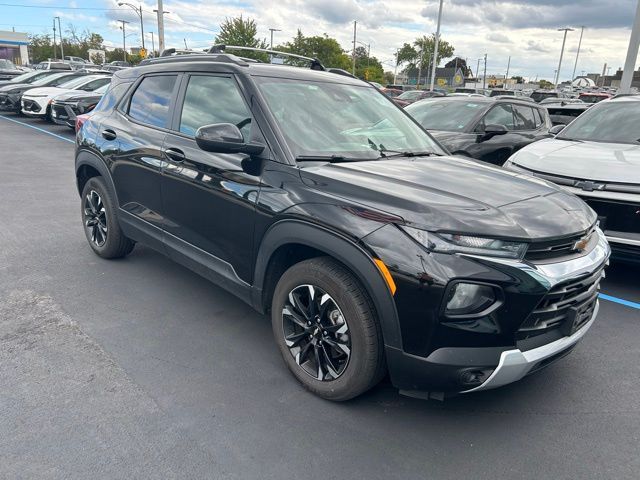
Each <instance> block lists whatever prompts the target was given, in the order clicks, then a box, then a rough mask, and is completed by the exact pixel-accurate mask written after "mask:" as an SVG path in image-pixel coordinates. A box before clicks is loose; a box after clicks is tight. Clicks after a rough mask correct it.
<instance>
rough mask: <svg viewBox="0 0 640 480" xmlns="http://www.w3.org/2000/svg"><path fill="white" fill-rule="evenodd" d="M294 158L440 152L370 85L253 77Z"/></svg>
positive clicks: (439, 149)
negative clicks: (389, 151)
mask: <svg viewBox="0 0 640 480" xmlns="http://www.w3.org/2000/svg"><path fill="white" fill-rule="evenodd" d="M254 78H255V80H256V82H257V84H258V86H259V89H260V91H261V93H262V95H263V96H264V98H265V100H266V102H267V105H268V107H269V109H270V110H271V113H272V114H273V116H274V117H275V119H276V121H277V123H278V126H279V127H280V129H281V131H282V133H283V134H284V136H285V138H286V140H287V143H288V145H289V147H290V148H291V150H292V151H293V153H294V155H295V156H296V157H330V156H332V155H333V156H340V157H344V158H346V159H351V160H367V159H376V158H380V157H381V156H383V155H381V154H380V150H393V151H397V152H412V153H418V152H434V153H438V154H444V152H443V151H442V149H441V148H440V147H439V146H438V144H437V143H436V142H435V141H434V140H433V139H432V138H431V137H430V136H429V135H428V134H427V133H426V132H424V131H423V130H422V129H421V128H420V127H419V126H417V125H416V124H415V123H413V122H412V121H411V119H410V118H409V117H407V116H406V115H405V114H404V113H403V111H402V110H400V109H399V108H398V107H397V106H395V105H394V104H393V103H392V102H391V101H390V100H389V99H388V98H386V97H385V96H384V95H383V94H381V93H380V92H378V91H377V90H376V89H375V88H373V87H370V86H364V85H363V86H356V85H346V84H341V83H333V82H314V81H308V80H294V79H282V78H273V77H254Z"/></svg>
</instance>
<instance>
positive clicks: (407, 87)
mask: <svg viewBox="0 0 640 480" xmlns="http://www.w3.org/2000/svg"><path fill="white" fill-rule="evenodd" d="M386 88H393V89H394V90H402V91H403V92H408V91H410V90H415V89H416V87H415V85H393V84H389V85H387V86H386Z"/></svg>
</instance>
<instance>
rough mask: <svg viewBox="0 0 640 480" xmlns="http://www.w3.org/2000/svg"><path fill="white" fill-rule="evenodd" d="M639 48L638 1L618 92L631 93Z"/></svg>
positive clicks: (639, 22)
mask: <svg viewBox="0 0 640 480" xmlns="http://www.w3.org/2000/svg"><path fill="white" fill-rule="evenodd" d="M639 46H640V0H638V7H637V8H636V18H635V20H634V21H633V27H632V28H631V37H630V38H629V48H628V49H627V59H626V60H625V61H624V70H623V71H622V80H620V88H618V92H620V93H629V92H630V91H631V82H632V81H633V69H634V67H635V63H636V58H637V57H638V47H639Z"/></svg>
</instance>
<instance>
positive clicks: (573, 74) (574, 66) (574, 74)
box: [571, 26, 584, 82]
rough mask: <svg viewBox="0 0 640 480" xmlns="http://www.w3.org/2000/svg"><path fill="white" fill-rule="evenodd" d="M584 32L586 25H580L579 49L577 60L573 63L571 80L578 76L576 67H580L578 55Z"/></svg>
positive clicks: (577, 55)
mask: <svg viewBox="0 0 640 480" xmlns="http://www.w3.org/2000/svg"><path fill="white" fill-rule="evenodd" d="M583 33H584V26H582V27H580V40H579V41H578V51H577V52H576V62H575V63H574V64H573V73H572V74H571V81H572V82H573V81H574V80H575V78H576V68H577V67H578V57H579V56H580V47H581V46H582V34H583Z"/></svg>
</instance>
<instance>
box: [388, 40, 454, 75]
mask: <svg viewBox="0 0 640 480" xmlns="http://www.w3.org/2000/svg"><path fill="white" fill-rule="evenodd" d="M435 41H436V36H435V34H431V35H430V36H426V35H423V36H422V37H419V38H416V39H415V41H414V42H413V45H410V44H408V43H405V44H404V45H403V46H402V48H401V49H400V50H399V51H398V52H397V61H398V64H402V63H406V64H407V67H406V68H418V66H419V63H420V58H422V69H423V70H424V69H426V68H428V67H429V65H430V64H431V57H432V56H433V52H434V49H435ZM454 51H455V49H454V48H453V45H451V44H450V43H449V42H447V41H446V40H443V39H442V38H440V41H439V42H438V65H440V62H441V61H442V60H443V59H445V58H449V57H452V56H453V52H454Z"/></svg>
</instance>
